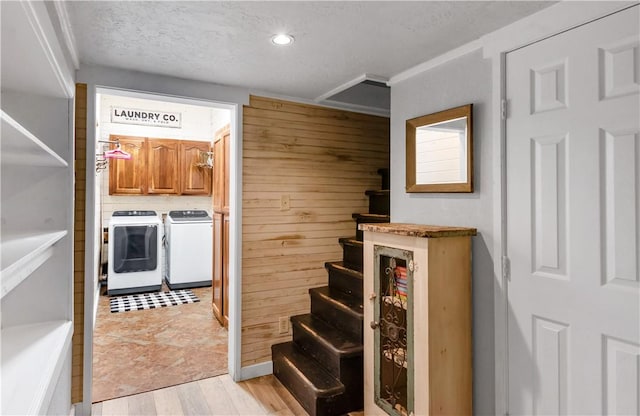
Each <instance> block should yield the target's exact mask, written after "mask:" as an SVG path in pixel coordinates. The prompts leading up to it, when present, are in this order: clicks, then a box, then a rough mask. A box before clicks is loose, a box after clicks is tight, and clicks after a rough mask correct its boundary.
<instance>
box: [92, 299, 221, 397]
mask: <svg viewBox="0 0 640 416" xmlns="http://www.w3.org/2000/svg"><path fill="white" fill-rule="evenodd" d="M163 290H167V289H166V288H163ZM192 290H193V292H194V293H195V294H196V296H198V298H200V302H197V303H193V304H185V305H177V306H168V307H165V308H159V309H150V310H142V311H130V312H120V313H111V312H110V311H109V297H107V296H101V297H100V300H99V304H98V316H97V322H96V328H95V331H94V338H93V397H92V399H93V400H92V401H93V402H94V403H96V402H101V401H104V400H109V399H113V398H116V397H122V396H129V395H132V394H138V393H142V392H147V391H151V390H156V389H160V388H163V387H168V386H173V385H177V384H182V383H187V382H190V381H195V380H201V379H204V378H208V377H213V376H217V375H220V374H224V373H226V372H227V330H226V329H224V328H223V327H222V326H221V325H220V324H219V323H218V321H217V320H216V319H215V318H214V317H213V314H212V311H211V288H210V287H206V288H196V289H192Z"/></svg>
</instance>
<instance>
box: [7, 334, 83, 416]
mask: <svg viewBox="0 0 640 416" xmlns="http://www.w3.org/2000/svg"><path fill="white" fill-rule="evenodd" d="M72 332H73V328H72V324H71V322H70V321H48V322H43V323H39V324H31V325H19V326H16V327H11V328H7V329H4V330H3V331H2V414H6V415H37V414H46V412H47V410H48V407H49V406H48V404H49V402H50V401H51V398H52V396H53V393H54V390H55V386H56V381H57V380H58V378H59V377H60V374H61V372H62V370H63V365H64V357H65V355H66V354H67V353H68V352H69V348H70V346H71V334H72ZM7 381H11V382H10V383H7Z"/></svg>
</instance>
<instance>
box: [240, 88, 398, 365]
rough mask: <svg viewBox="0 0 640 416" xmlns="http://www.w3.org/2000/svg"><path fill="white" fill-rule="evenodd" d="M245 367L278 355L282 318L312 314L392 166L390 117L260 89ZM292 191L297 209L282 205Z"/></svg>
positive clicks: (247, 190) (253, 131)
mask: <svg viewBox="0 0 640 416" xmlns="http://www.w3.org/2000/svg"><path fill="white" fill-rule="evenodd" d="M243 136H244V138H243V166H242V169H243V180H242V182H243V195H242V199H243V200H242V206H243V208H242V366H249V365H253V364H257V363H261V362H265V361H270V360H271V349H270V347H271V345H272V344H275V343H278V342H284V341H287V340H290V339H291V334H290V333H289V334H284V335H282V334H279V331H278V319H279V317H289V316H292V315H296V314H303V313H308V312H309V309H310V301H309V294H308V290H309V288H312V287H317V286H324V285H326V284H327V280H328V279H327V272H326V270H325V269H324V263H325V262H326V261H336V260H341V259H342V249H341V247H340V245H339V243H338V238H339V237H348V236H354V235H355V223H354V221H353V220H352V219H351V214H352V213H354V212H359V213H362V212H368V198H367V197H366V196H365V194H364V192H365V191H366V190H367V189H380V186H381V181H380V177H379V176H378V175H377V170H378V169H379V168H388V167H389V119H388V118H386V117H376V116H370V115H365V114H359V113H353V112H348V111H342V110H335V109H329V108H324V107H318V106H312V105H306V104H299V103H293V102H287V101H281V100H275V99H270V98H262V97H255V96H252V97H251V99H250V105H249V106H245V107H244V111H243ZM287 198H288V201H289V204H290V209H288V210H287V209H281V206H282V203H283V201H284V203H285V205H286V202H287Z"/></svg>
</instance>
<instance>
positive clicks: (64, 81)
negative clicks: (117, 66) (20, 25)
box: [21, 2, 75, 98]
mask: <svg viewBox="0 0 640 416" xmlns="http://www.w3.org/2000/svg"><path fill="white" fill-rule="evenodd" d="M21 6H22V8H23V9H24V11H25V13H26V15H27V17H28V19H29V22H30V23H31V27H32V28H33V32H34V33H35V35H36V36H37V38H38V41H39V42H40V46H41V47H42V50H43V51H44V53H45V55H46V57H47V60H48V61H49V65H51V69H52V70H53V72H54V74H55V76H56V79H57V81H58V84H59V85H60V88H61V90H62V91H63V92H64V94H65V97H66V98H73V97H74V95H75V84H74V80H73V75H72V74H71V73H69V72H68V71H66V70H65V69H67V65H66V64H61V59H60V57H59V56H57V55H59V54H61V53H62V51H61V48H60V45H59V44H58V43H57V42H56V44H52V43H51V41H50V39H51V38H54V39H56V40H57V37H56V36H55V30H54V29H53V26H52V23H51V19H50V17H49V15H48V14H47V12H46V10H45V9H44V7H45V6H44V4H43V3H32V2H21ZM36 8H38V10H36ZM47 19H48V20H47ZM56 50H57V52H58V53H56Z"/></svg>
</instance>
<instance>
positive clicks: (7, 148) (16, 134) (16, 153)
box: [0, 110, 69, 167]
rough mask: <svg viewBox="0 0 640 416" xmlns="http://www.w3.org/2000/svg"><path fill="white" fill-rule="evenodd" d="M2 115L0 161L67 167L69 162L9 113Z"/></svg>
mask: <svg viewBox="0 0 640 416" xmlns="http://www.w3.org/2000/svg"><path fill="white" fill-rule="evenodd" d="M0 114H1V117H2V127H1V130H2V163H3V164H5V163H8V164H14V165H15V164H20V165H27V164H29V165H34V166H50V167H67V166H69V164H68V163H67V162H66V161H65V160H64V159H63V158H61V157H60V156H59V155H58V154H57V153H56V152H54V151H53V150H51V148H49V146H47V145H46V144H44V143H43V142H42V141H41V140H40V139H38V138H37V137H36V136H34V135H33V134H32V133H31V132H30V131H29V130H27V129H25V128H24V127H23V126H22V125H21V124H20V123H18V122H17V121H15V120H14V119H13V118H11V116H10V115H8V114H7V113H5V112H4V111H2V110H0Z"/></svg>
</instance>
